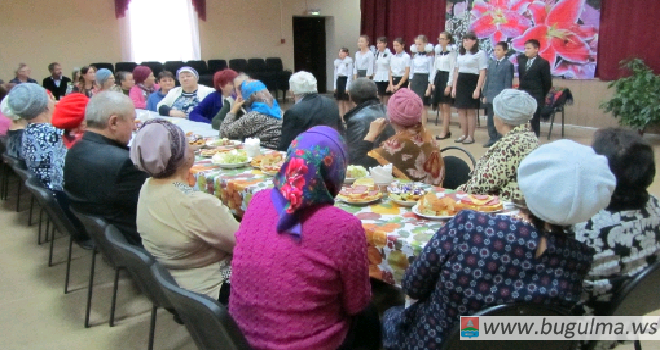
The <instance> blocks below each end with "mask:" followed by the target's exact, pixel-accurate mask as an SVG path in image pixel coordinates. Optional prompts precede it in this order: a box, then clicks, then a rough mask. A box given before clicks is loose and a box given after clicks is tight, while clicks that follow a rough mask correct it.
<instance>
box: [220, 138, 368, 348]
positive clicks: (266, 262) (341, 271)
mask: <svg viewBox="0 0 660 350" xmlns="http://www.w3.org/2000/svg"><path fill="white" fill-rule="evenodd" d="M347 161H348V159H347V151H346V144H345V143H344V140H343V139H342V138H341V136H340V135H339V134H338V133H337V131H336V130H334V129H332V128H330V127H325V126H319V127H314V128H311V129H309V130H307V131H306V132H304V133H302V134H300V135H299V136H298V137H297V138H296V139H295V140H294V141H293V142H292V143H291V147H290V148H289V151H288V153H287V158H286V161H285V162H284V165H283V166H282V169H281V170H280V172H279V173H278V175H277V176H276V177H275V180H274V183H275V188H273V189H272V190H263V191H260V192H258V193H257V194H256V195H255V196H254V197H253V198H252V201H251V202H250V205H249V207H248V209H247V211H246V213H245V215H244V216H243V221H242V223H241V226H240V228H239V229H238V231H237V232H236V246H235V248H234V258H233V261H232V270H233V272H232V277H231V297H230V300H229V312H230V313H231V315H232V316H233V317H234V319H235V320H236V323H237V324H238V326H239V327H240V329H241V330H242V331H243V333H244V334H245V337H246V338H247V340H248V342H249V343H250V345H251V346H252V347H254V348H255V349H274V350H275V349H287V350H298V349H300V350H303V349H310V350H311V349H314V350H323V349H327V350H335V349H356V348H360V349H379V346H380V340H379V339H378V337H379V335H380V325H379V322H378V313H377V311H376V310H375V308H373V307H372V306H370V303H369V302H370V299H371V287H370V284H369V266H368V265H369V263H368V258H367V241H366V236H365V233H364V229H363V228H362V224H361V223H360V220H358V219H357V218H356V217H355V216H353V215H351V214H350V213H347V212H345V211H343V210H341V209H339V208H337V207H335V206H334V205H333V204H334V198H335V196H336V195H337V193H338V192H339V190H340V189H341V186H342V183H343V181H344V178H345V176H346V166H347Z"/></svg>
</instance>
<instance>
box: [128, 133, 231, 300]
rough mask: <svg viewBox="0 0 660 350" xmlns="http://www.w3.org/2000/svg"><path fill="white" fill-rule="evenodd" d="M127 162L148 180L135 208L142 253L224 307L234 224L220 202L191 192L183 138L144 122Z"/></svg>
mask: <svg viewBox="0 0 660 350" xmlns="http://www.w3.org/2000/svg"><path fill="white" fill-rule="evenodd" d="M131 160H132V161H133V163H134V164H135V166H136V167H137V168H138V169H140V170H141V171H144V172H146V173H148V174H149V176H151V177H150V178H148V179H147V180H146V181H145V183H144V185H142V189H141V191H140V197H139V199H138V205H137V219H136V223H137V230H138V232H139V233H140V236H141V238H142V244H143V245H144V248H145V249H146V250H147V251H149V253H151V254H152V255H153V256H154V257H155V258H156V260H158V262H159V263H161V264H163V265H164V266H165V267H166V268H167V269H168V270H169V271H170V273H171V274H172V277H174V279H175V280H176V281H177V283H178V284H179V285H180V286H181V287H183V288H185V289H188V290H191V291H193V292H196V293H200V294H205V295H207V296H209V297H211V298H214V299H218V300H219V301H220V302H222V303H224V304H226V303H227V302H228V298H229V286H228V284H229V276H230V274H231V257H232V251H233V250H234V244H235V242H236V240H235V238H234V233H235V232H236V230H237V229H238V223H237V222H236V219H234V217H233V216H232V214H231V212H230V211H229V209H228V208H227V207H226V206H225V205H223V204H222V202H220V200H219V199H218V198H216V197H215V196H213V195H210V194H206V193H203V192H199V191H195V190H193V189H192V187H190V185H189V182H188V177H189V175H190V168H191V167H192V165H193V161H194V154H193V150H192V149H191V147H190V146H189V145H188V141H187V140H186V135H185V133H184V132H183V131H182V130H181V129H180V128H179V127H178V126H176V125H174V124H172V123H170V122H168V121H164V120H150V121H147V122H146V123H145V124H144V126H143V127H142V128H141V129H140V130H139V131H138V133H137V134H136V136H135V139H134V140H133V144H132V146H131Z"/></svg>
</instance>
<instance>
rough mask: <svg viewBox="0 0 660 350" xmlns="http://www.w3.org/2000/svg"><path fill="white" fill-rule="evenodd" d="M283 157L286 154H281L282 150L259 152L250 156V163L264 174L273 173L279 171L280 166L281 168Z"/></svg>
mask: <svg viewBox="0 0 660 350" xmlns="http://www.w3.org/2000/svg"><path fill="white" fill-rule="evenodd" d="M285 157H286V154H283V153H282V152H273V153H268V154H260V155H258V156H256V157H254V158H252V161H251V162H250V165H251V166H252V167H254V168H257V169H259V170H261V172H263V173H265V174H268V175H275V174H277V173H278V172H279V171H280V168H282V164H283V163H284V158H285Z"/></svg>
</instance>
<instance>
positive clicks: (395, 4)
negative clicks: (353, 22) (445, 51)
mask: <svg viewBox="0 0 660 350" xmlns="http://www.w3.org/2000/svg"><path fill="white" fill-rule="evenodd" d="M445 2H446V0H415V1H411V0H361V2H360V5H361V10H362V21H361V26H360V27H361V28H360V30H361V33H362V34H365V35H369V37H370V38H371V44H372V45H375V44H376V38H378V37H381V36H386V37H387V39H388V41H389V44H390V45H391V42H392V40H394V39H395V38H398V37H401V38H403V40H405V42H406V45H405V47H406V48H408V47H410V45H412V44H413V39H414V38H415V37H416V36H417V35H419V34H424V35H426V36H427V37H428V38H429V42H430V43H436V41H437V37H438V36H439V35H440V33H441V32H442V31H443V30H444V29H445V12H446V7H445V6H446V5H445Z"/></svg>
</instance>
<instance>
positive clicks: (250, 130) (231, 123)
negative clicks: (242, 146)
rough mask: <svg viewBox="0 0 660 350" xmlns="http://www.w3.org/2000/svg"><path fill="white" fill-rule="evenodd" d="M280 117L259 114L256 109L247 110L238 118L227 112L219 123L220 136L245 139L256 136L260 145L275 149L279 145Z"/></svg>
mask: <svg viewBox="0 0 660 350" xmlns="http://www.w3.org/2000/svg"><path fill="white" fill-rule="evenodd" d="M281 133H282V119H277V118H273V117H271V116H268V115H265V114H261V113H259V112H257V111H252V112H248V113H246V114H245V115H243V116H242V117H240V118H236V114H234V113H227V116H226V117H225V119H224V120H223V121H222V124H220V137H224V138H228V139H233V140H245V139H247V138H258V139H259V140H261V147H264V148H269V149H277V148H278V147H279V146H280V135H281Z"/></svg>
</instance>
